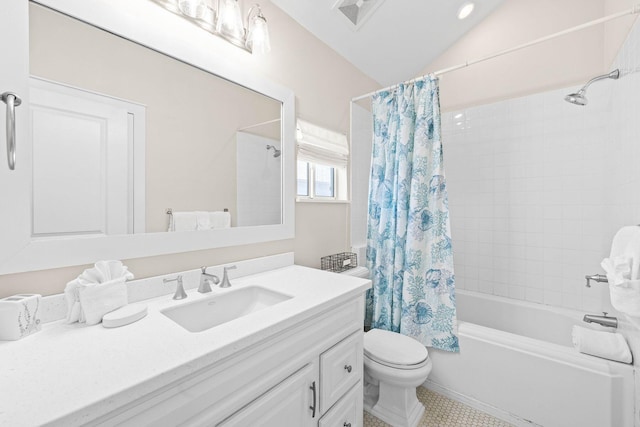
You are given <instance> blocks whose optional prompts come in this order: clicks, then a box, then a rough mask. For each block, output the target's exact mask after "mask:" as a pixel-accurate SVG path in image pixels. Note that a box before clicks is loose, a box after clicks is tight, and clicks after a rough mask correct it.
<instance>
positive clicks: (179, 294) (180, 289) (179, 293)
mask: <svg viewBox="0 0 640 427" xmlns="http://www.w3.org/2000/svg"><path fill="white" fill-rule="evenodd" d="M162 282H163V283H169V282H178V284H177V286H176V293H175V294H173V299H185V298H186V297H187V293H186V292H185V291H184V286H183V285H182V275H181V274H178V276H177V277H175V278H173V279H162Z"/></svg>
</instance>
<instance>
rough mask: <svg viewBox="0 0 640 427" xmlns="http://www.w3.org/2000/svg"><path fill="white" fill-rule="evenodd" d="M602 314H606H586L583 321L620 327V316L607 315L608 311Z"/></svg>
mask: <svg viewBox="0 0 640 427" xmlns="http://www.w3.org/2000/svg"><path fill="white" fill-rule="evenodd" d="M602 314H604V316H596V315H595V314H585V315H584V318H583V319H582V321H583V322H587V323H597V324H599V325H602V326H607V327H609V328H617V327H618V318H616V317H612V316H607V313H602Z"/></svg>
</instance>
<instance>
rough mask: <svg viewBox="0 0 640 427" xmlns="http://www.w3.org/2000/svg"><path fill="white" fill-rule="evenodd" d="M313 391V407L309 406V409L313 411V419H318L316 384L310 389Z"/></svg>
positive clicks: (312, 384)
mask: <svg viewBox="0 0 640 427" xmlns="http://www.w3.org/2000/svg"><path fill="white" fill-rule="evenodd" d="M309 388H310V389H311V390H312V391H313V406H309V409H311V410H312V411H313V413H312V414H311V418H315V417H316V406H317V405H316V382H315V381H314V382H313V383H311V387H309Z"/></svg>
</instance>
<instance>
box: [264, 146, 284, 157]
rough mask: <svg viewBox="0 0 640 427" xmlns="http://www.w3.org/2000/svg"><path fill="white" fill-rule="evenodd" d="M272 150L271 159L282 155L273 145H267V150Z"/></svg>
mask: <svg viewBox="0 0 640 427" xmlns="http://www.w3.org/2000/svg"><path fill="white" fill-rule="evenodd" d="M272 148H273V157H280V154H282V151H280V150H278V149H277V148H276V147H274V146H273V145H267V150H270V149H272Z"/></svg>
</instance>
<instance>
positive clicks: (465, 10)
mask: <svg viewBox="0 0 640 427" xmlns="http://www.w3.org/2000/svg"><path fill="white" fill-rule="evenodd" d="M474 8H475V5H474V4H473V3H472V2H466V3H465V4H463V5H462V6H461V7H460V9H458V19H465V18H466V17H467V16H469V15H471V12H473V9H474Z"/></svg>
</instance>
